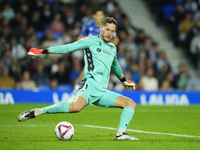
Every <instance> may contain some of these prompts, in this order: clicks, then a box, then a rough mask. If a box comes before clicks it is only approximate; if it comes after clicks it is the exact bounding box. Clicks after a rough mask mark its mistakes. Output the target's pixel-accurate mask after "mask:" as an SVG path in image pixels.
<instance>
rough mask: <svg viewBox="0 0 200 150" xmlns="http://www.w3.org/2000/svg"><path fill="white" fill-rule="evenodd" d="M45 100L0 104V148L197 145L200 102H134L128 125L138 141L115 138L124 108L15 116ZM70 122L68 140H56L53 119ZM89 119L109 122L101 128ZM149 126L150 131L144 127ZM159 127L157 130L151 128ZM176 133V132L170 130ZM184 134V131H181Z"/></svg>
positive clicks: (102, 149)
mask: <svg viewBox="0 0 200 150" xmlns="http://www.w3.org/2000/svg"><path fill="white" fill-rule="evenodd" d="M44 106H47V105H30V104H29V105H25V104H23V105H19V104H17V105H0V150H12V149H16V150H40V149H41V150H51V149H52V150H59V149H66V150H122V149H123V150H137V149H139V150H161V149H162V150H169V149H170V150H182V149H187V150H188V149H189V150H199V149H200V106H197V105H195V106H139V105H138V106H137V108H136V111H135V115H134V117H133V119H132V121H131V122H130V124H129V126H128V129H130V130H131V129H133V130H140V131H141V132H134V131H128V133H129V134H130V135H133V136H135V137H138V138H139V139H140V140H139V141H116V140H114V136H115V134H116V132H117V130H115V129H117V126H118V124H119V118H120V114H121V112H122V109H118V108H111V109H108V108H101V107H97V106H88V107H86V108H84V109H83V110H82V111H81V112H79V113H75V114H46V115H42V116H40V117H38V118H35V119H31V120H28V121H25V122H18V121H17V116H18V115H19V114H20V113H21V112H23V111H26V110H30V109H32V108H36V107H39V108H41V107H44ZM61 121H68V122H70V123H72V124H73V126H74V128H75V134H74V137H73V138H72V140H70V141H60V140H58V139H57V138H56V136H55V134H54V129H55V126H56V124H57V123H59V122H61ZM83 125H93V126H101V127H112V128H115V129H114V130H111V129H102V128H95V127H86V126H83ZM144 131H148V133H144ZM153 132H156V133H161V134H155V133H153ZM166 133H169V134H176V136H175V135H168V134H166ZM183 135H188V136H183Z"/></svg>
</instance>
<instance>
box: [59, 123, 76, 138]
mask: <svg viewBox="0 0 200 150" xmlns="http://www.w3.org/2000/svg"><path fill="white" fill-rule="evenodd" d="M55 134H56V137H57V138H58V139H60V140H71V139H72V137H73V136H74V127H73V125H72V124H71V123H69V122H66V121H63V122H60V123H58V124H57V125H56V127H55Z"/></svg>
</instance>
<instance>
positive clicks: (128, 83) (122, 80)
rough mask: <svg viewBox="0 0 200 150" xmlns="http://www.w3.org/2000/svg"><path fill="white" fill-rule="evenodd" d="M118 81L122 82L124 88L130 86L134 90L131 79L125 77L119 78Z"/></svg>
mask: <svg viewBox="0 0 200 150" xmlns="http://www.w3.org/2000/svg"><path fill="white" fill-rule="evenodd" d="M120 81H121V82H122V84H123V86H124V87H125V88H131V89H133V90H135V83H133V82H132V81H131V80H126V78H125V77H123V78H121V79H120Z"/></svg>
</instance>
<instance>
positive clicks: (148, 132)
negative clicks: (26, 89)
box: [0, 124, 200, 138]
mask: <svg viewBox="0 0 200 150" xmlns="http://www.w3.org/2000/svg"><path fill="white" fill-rule="evenodd" d="M0 126H29V127H30V126H31V127H39V126H44V127H45V126H55V125H52V124H38V125H36V124H29V125H24V124H21V125H6V124H5V125H0ZM74 126H83V127H89V128H99V129H108V130H118V129H117V128H112V127H102V126H93V125H74ZM126 131H131V132H139V133H147V134H160V135H171V136H180V137H192V138H200V136H195V135H184V134H175V133H161V132H150V131H142V130H133V129H126Z"/></svg>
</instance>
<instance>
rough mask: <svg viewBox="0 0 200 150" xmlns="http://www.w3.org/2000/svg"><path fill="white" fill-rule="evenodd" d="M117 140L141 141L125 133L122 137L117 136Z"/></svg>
mask: <svg viewBox="0 0 200 150" xmlns="http://www.w3.org/2000/svg"><path fill="white" fill-rule="evenodd" d="M115 140H135V141H136V140H139V139H138V138H136V137H133V136H130V135H129V134H128V133H125V132H123V133H122V134H121V135H116V136H115Z"/></svg>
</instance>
